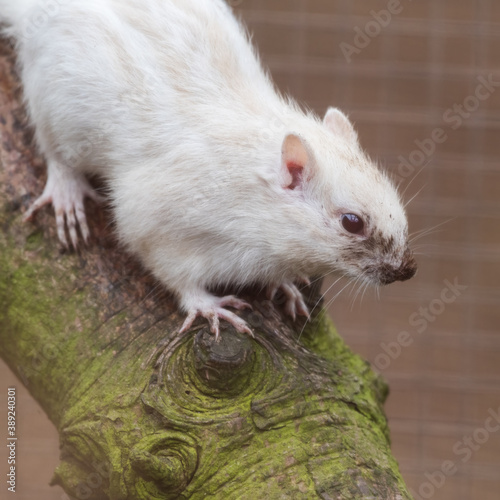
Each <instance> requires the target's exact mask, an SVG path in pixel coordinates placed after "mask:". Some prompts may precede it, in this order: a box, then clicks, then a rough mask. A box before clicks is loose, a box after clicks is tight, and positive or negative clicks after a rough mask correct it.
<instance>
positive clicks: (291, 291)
mask: <svg viewBox="0 0 500 500" xmlns="http://www.w3.org/2000/svg"><path fill="white" fill-rule="evenodd" d="M304 282H305V283H306V284H307V283H309V280H308V279H307V278H304ZM278 290H281V291H282V292H283V293H284V294H285V297H286V299H287V300H286V304H285V312H286V313H287V314H288V315H289V316H291V317H292V318H293V320H294V321H295V319H296V317H297V314H300V315H302V316H306V317H307V318H309V309H308V307H307V306H306V303H305V302H304V299H303V298H302V293H301V292H300V290H299V289H298V288H297V286H296V285H295V284H294V283H293V282H292V281H285V282H283V283H281V285H279V286H270V287H269V289H268V295H269V298H270V299H271V300H272V299H273V298H274V296H275V295H276V292H277V291H278Z"/></svg>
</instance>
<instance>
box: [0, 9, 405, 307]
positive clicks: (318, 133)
mask: <svg viewBox="0 0 500 500" xmlns="http://www.w3.org/2000/svg"><path fill="white" fill-rule="evenodd" d="M49 3H51V4H55V7H54V6H52V10H51V11H50V9H48V8H47V5H48V4H49ZM44 8H45V10H44ZM40 9H41V10H40ZM40 12H49V14H46V16H45V20H44V21H43V22H41V21H39V22H38V25H36V23H34V19H35V18H36V16H37V15H40ZM37 13H38V14H37ZM0 19H4V20H6V21H7V22H9V23H10V27H9V28H8V30H9V31H8V32H9V33H10V34H11V35H13V36H14V38H15V39H16V42H17V48H18V58H19V62H20V65H21V68H22V70H21V76H22V82H23V84H24V92H25V96H26V102H27V107H28V110H29V114H30V116H31V120H32V121H33V123H34V124H35V125H36V137H37V141H38V145H39V147H40V148H41V150H42V152H43V153H44V155H45V157H46V159H47V163H48V168H49V177H50V176H55V173H54V172H56V171H57V170H58V169H59V170H60V169H63V170H65V172H66V174H65V175H66V176H67V175H71V173H74V175H75V176H76V177H78V176H81V175H82V173H83V174H99V175H101V176H103V177H104V178H105V179H106V180H107V183H108V185H109V191H110V196H111V199H112V201H113V204H114V208H115V216H116V223H117V228H118V232H119V235H120V238H121V240H122V241H123V242H124V243H125V244H126V245H127V246H128V248H129V249H130V250H132V251H133V252H134V253H135V254H137V255H138V256H139V257H140V258H141V260H142V261H143V263H144V264H145V265H146V266H147V267H148V268H149V269H151V270H152V271H153V273H154V274H155V275H156V277H157V278H158V279H160V280H161V281H162V282H163V283H164V284H165V285H166V286H167V287H168V288H169V289H170V290H172V291H174V292H175V293H176V295H177V296H178V298H179V299H180V303H181V306H182V307H183V308H184V310H186V311H193V310H194V311H198V312H199V313H200V311H201V314H203V315H207V314H208V315H210V314H212V316H213V315H214V314H215V316H216V317H217V316H221V317H223V316H222V315H221V314H218V313H219V312H220V311H215V309H214V308H212V310H211V313H207V312H206V311H207V308H208V309H210V307H209V306H207V305H206V301H207V300H208V302H210V300H211V298H213V296H211V295H209V294H207V293H206V289H207V287H209V286H213V285H217V284H233V285H239V286H244V285H247V284H250V283H259V284H261V285H263V286H272V285H274V284H276V283H282V282H287V281H291V280H293V279H296V278H297V277H301V276H311V275H318V274H323V273H327V272H331V271H337V272H339V273H346V274H348V275H351V276H354V277H356V276H360V275H362V274H363V272H364V269H365V268H366V266H372V268H373V266H375V267H376V266H384V265H390V266H393V267H397V266H399V265H401V263H402V259H403V255H404V252H405V250H406V248H407V223H406V217H405V214H404V210H403V208H402V206H401V203H400V200H399V197H398V195H397V193H396V190H395V189H394V188H393V186H392V185H391V183H390V182H389V181H388V180H387V178H386V177H385V176H384V175H383V174H382V173H381V172H380V171H379V170H378V169H377V168H376V167H375V166H374V165H373V164H372V163H371V162H370V161H369V160H368V159H367V157H366V156H365V155H364V154H363V152H362V151H361V149H360V147H359V144H358V142H357V135H356V133H355V132H354V129H353V128H352V125H351V124H350V122H349V121H348V120H347V118H346V117H345V116H344V115H343V114H342V113H341V112H339V111H337V110H330V111H329V112H328V113H327V115H326V117H325V120H324V122H323V121H321V120H319V119H317V118H316V117H315V116H313V115H312V114H306V113H304V112H302V111H301V110H300V109H299V108H298V106H297V105H295V104H294V103H293V102H291V101H290V100H287V99H285V98H283V97H282V96H280V95H279V94H278V93H277V92H276V91H275V89H274V87H273V85H272V83H271V82H270V80H269V78H268V76H267V75H266V73H265V72H264V71H263V70H262V68H261V65H260V63H259V60H258V58H257V56H256V55H255V53H254V51H253V49H252V47H251V44H250V43H249V41H248V39H247V36H246V35H245V33H244V31H243V29H242V28H241V26H240V25H239V23H238V22H237V21H236V20H235V18H234V17H233V15H232V13H231V11H230V9H229V8H228V7H227V5H226V4H225V3H224V2H223V1H222V0H169V1H166V0H142V1H140V0H50V1H49V0H45V1H44V0H39V1H38V2H37V1H35V0H16V1H15V2H14V1H13V0H0ZM287 137H288V142H287V141H286V140H285V138H287ZM290 138H291V139H290ZM287 144H289V145H288V146H287ZM290 144H294V145H293V146H291V145H290ZM282 149H283V151H282ZM294 155H295V156H296V157H297V161H299V163H300V162H302V163H303V165H302V166H303V175H302V177H301V183H300V185H299V186H298V187H297V188H296V189H289V188H288V186H289V185H290V182H291V173H290V171H289V170H288V168H287V163H286V161H285V160H284V158H289V157H290V158H292V157H293V156H294ZM51 171H52V172H51ZM76 191H78V190H76ZM85 194H89V193H88V192H85V191H84V190H83V189H82V192H81V193H76V194H75V196H76V197H80V198H83V196H84V195H85ZM46 197H48V198H51V199H54V198H57V195H56V196H54V195H53V194H52V193H46ZM54 205H56V203H55V202H54ZM37 208H38V207H37ZM56 209H57V207H56ZM59 211H60V212H61V211H64V212H65V213H66V222H67V223H68V224H69V225H71V224H72V225H74V217H72V215H71V209H70V210H69V211H68V210H67V209H60V210H59ZM343 213H355V214H369V217H370V223H369V225H368V231H367V234H366V235H365V236H359V235H351V234H348V233H347V232H346V231H345V230H344V229H343V227H342V225H341V219H340V217H341V215H342V214H343ZM61 220H63V219H61V218H60V221H59V225H60V223H61ZM60 227H61V225H60ZM62 227H63V226H62ZM374 231H377V232H378V233H380V234H382V235H384V237H387V238H389V237H393V238H394V239H395V241H397V246H396V248H395V250H394V251H393V252H390V254H384V253H383V252H382V253H381V251H380V250H377V249H374V250H373V252H372V253H371V254H370V255H368V256H366V255H365V256H364V257H363V256H361V257H359V258H354V257H353V256H352V248H356V245H360V244H361V243H362V241H363V239H365V238H366V237H368V236H369V235H370V234H371V233H372V232H374ZM71 236H72V239H73V241H74V238H73V235H71ZM375 281H376V280H375ZM207 297H208V299H207ZM202 302H203V303H204V304H205V305H204V306H201V305H200V304H201V303H202ZM219 305H220V304H219ZM229 305H231V304H229ZM240 305H241V304H240ZM297 307H298V308H299V309H300V307H299V305H298V306H297ZM203 311H205V313H206V314H205V313H204V312H203ZM214 311H215V312H214Z"/></svg>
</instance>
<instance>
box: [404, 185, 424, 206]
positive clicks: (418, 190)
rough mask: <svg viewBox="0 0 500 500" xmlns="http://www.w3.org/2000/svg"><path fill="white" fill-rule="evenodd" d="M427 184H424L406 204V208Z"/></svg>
mask: <svg viewBox="0 0 500 500" xmlns="http://www.w3.org/2000/svg"><path fill="white" fill-rule="evenodd" d="M426 187H427V184H424V185H423V186H422V187H421V188H420V189H419V190H418V191H417V192H416V193H415V194H414V195H413V196H412V197H411V198H410V199H409V200H408V201H407V202H406V203H405V204H404V208H406V207H407V206H408V205H409V204H410V203H411V202H412V201H413V200H414V199H415V198H416V197H417V196H418V195H419V194H420V193H421V192H422V191H423V190H424V189H425V188H426Z"/></svg>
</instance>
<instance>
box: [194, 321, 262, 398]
mask: <svg viewBox="0 0 500 500" xmlns="http://www.w3.org/2000/svg"><path fill="white" fill-rule="evenodd" d="M193 357H194V365H195V369H196V372H197V374H198V376H199V378H200V380H201V381H202V382H203V384H205V385H206V386H208V387H211V388H213V389H218V390H221V391H225V392H227V391H230V392H239V391H240V390H242V389H244V387H245V385H246V381H247V380H248V376H249V375H250V374H251V372H252V369H253V365H254V348H253V346H252V342H251V340H250V338H249V337H248V336H247V335H245V334H240V333H238V332H236V331H235V330H234V329H233V328H232V327H231V328H228V329H225V330H221V334H220V338H219V340H218V341H216V340H215V337H214V336H213V335H212V334H211V333H210V332H209V331H208V330H206V329H203V330H201V331H200V332H199V333H198V335H196V337H195V339H194V345H193Z"/></svg>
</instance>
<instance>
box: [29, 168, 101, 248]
mask: <svg viewBox="0 0 500 500" xmlns="http://www.w3.org/2000/svg"><path fill="white" fill-rule="evenodd" d="M86 196H88V197H89V198H92V199H93V200H94V201H96V202H98V203H99V202H102V201H103V200H104V198H102V197H101V196H99V195H98V194H97V193H96V192H95V191H94V189H93V188H92V186H91V185H90V184H89V182H88V180H87V179H86V178H85V176H84V175H83V174H82V173H80V172H78V171H76V170H74V169H70V168H68V167H66V166H65V165H63V164H61V163H59V162H57V161H54V160H53V161H48V162H47V184H46V185H45V189H44V190H43V193H42V195H41V196H40V197H39V198H38V199H37V200H36V201H35V202H34V203H33V204H32V205H31V207H30V208H29V210H28V211H27V212H26V214H25V215H24V220H25V221H27V220H30V219H31V218H32V217H33V215H34V213H35V212H36V211H37V210H38V209H40V208H41V207H43V206H44V205H47V204H49V203H52V206H53V207H54V211H55V213H56V225H57V235H58V237H59V240H60V241H61V243H62V244H63V245H64V246H65V247H66V248H68V240H67V238H66V226H67V228H68V232H69V235H70V238H71V243H72V245H73V247H74V248H75V249H76V248H77V247H78V234H77V229H76V227H77V224H78V226H80V233H81V235H82V238H83V240H84V242H85V243H86V242H87V240H88V237H89V228H88V225H87V218H86V216H85V208H84V204H83V200H84V199H85V197H86Z"/></svg>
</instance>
